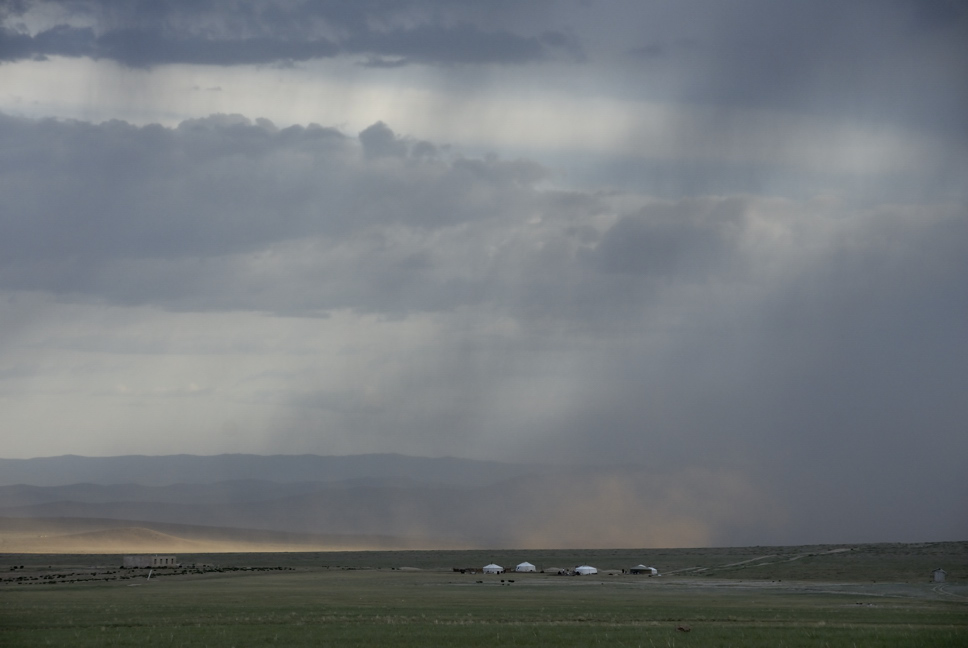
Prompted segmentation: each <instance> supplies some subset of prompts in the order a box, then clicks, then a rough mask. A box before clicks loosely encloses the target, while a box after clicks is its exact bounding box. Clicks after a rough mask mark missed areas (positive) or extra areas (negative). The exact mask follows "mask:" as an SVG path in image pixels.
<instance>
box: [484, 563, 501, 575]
mask: <svg viewBox="0 0 968 648" xmlns="http://www.w3.org/2000/svg"><path fill="white" fill-rule="evenodd" d="M484 573H485V574H503V573H504V567H501V566H500V565H495V564H494V563H491V564H490V565H484Z"/></svg>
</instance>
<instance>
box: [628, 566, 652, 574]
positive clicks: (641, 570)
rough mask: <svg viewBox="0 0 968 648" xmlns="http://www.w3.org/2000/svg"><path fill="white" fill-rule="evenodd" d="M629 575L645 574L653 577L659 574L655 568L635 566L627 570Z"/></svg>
mask: <svg viewBox="0 0 968 648" xmlns="http://www.w3.org/2000/svg"><path fill="white" fill-rule="evenodd" d="M629 573H630V574H646V575H648V576H655V575H657V574H658V573H659V570H658V569H656V568H655V567H646V566H645V565H636V566H635V567H633V568H632V569H630V570H629Z"/></svg>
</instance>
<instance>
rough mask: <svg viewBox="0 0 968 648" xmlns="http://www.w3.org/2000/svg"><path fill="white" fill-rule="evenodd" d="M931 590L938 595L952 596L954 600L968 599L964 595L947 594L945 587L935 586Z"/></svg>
mask: <svg viewBox="0 0 968 648" xmlns="http://www.w3.org/2000/svg"><path fill="white" fill-rule="evenodd" d="M931 589H932V590H934V591H935V592H937V593H938V594H947V595H948V596H954V597H955V598H960V599H968V596H965V595H964V594H955V593H954V592H949V591H948V588H947V586H946V585H935V586H934V587H932V588H931Z"/></svg>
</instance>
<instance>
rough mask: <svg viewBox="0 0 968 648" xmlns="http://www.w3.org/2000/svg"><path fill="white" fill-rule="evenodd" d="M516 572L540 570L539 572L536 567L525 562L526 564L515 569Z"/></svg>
mask: <svg viewBox="0 0 968 648" xmlns="http://www.w3.org/2000/svg"><path fill="white" fill-rule="evenodd" d="M514 571H516V572H536V571H538V570H537V568H536V567H535V566H534V565H532V564H531V563H529V562H528V561H525V562H523V563H521V564H520V565H518V566H517V567H515V568H514Z"/></svg>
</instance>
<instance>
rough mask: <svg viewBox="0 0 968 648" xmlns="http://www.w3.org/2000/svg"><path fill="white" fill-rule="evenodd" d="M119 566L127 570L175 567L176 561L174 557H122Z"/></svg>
mask: <svg viewBox="0 0 968 648" xmlns="http://www.w3.org/2000/svg"><path fill="white" fill-rule="evenodd" d="M121 564H122V565H124V566H125V567H126V568H129V569H130V568H133V567H152V568H154V567H177V566H178V561H177V560H176V559H175V557H174V556H159V555H157V554H156V555H152V556H147V555H130V556H124V557H123V558H122V559H121Z"/></svg>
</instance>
